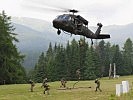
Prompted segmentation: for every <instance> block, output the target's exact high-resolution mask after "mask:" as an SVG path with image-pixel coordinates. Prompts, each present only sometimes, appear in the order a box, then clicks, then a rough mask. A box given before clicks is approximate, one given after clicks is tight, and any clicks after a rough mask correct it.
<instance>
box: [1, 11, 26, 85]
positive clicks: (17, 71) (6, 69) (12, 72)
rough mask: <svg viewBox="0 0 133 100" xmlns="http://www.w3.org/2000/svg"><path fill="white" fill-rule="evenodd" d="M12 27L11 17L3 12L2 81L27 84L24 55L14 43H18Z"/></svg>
mask: <svg viewBox="0 0 133 100" xmlns="http://www.w3.org/2000/svg"><path fill="white" fill-rule="evenodd" d="M14 30H15V28H14V27H13V26H12V25H11V17H8V16H7V15H6V14H5V12H4V11H3V12H2V14H0V80H5V81H6V83H8V84H9V83H23V82H25V78H26V73H25V69H24V68H23V67H22V65H21V62H22V61H23V57H24V56H23V55H21V54H20V52H18V50H17V47H16V45H15V44H13V43H14V42H18V40H17V39H16V38H15V35H16V34H15V33H13V31H14Z"/></svg>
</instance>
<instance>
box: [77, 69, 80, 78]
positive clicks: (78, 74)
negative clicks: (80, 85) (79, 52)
mask: <svg viewBox="0 0 133 100" xmlns="http://www.w3.org/2000/svg"><path fill="white" fill-rule="evenodd" d="M76 75H77V76H78V79H80V69H77V70H76Z"/></svg>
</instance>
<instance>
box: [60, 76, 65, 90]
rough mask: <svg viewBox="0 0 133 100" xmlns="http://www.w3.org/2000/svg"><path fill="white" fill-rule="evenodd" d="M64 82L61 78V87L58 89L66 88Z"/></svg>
mask: <svg viewBox="0 0 133 100" xmlns="http://www.w3.org/2000/svg"><path fill="white" fill-rule="evenodd" d="M66 83H67V82H66V81H65V79H64V78H62V79H61V86H60V87H64V88H66Z"/></svg>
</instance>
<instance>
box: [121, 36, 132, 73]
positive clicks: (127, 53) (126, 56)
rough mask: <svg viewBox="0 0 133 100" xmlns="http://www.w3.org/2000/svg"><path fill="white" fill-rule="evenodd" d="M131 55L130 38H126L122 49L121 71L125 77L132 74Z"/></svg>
mask: <svg viewBox="0 0 133 100" xmlns="http://www.w3.org/2000/svg"><path fill="white" fill-rule="evenodd" d="M132 53H133V43H132V41H131V39H130V38H128V39H127V40H126V42H125V44H124V47H123V61H124V65H123V71H124V74H125V75H129V74H131V73H132V72H133V65H132Z"/></svg>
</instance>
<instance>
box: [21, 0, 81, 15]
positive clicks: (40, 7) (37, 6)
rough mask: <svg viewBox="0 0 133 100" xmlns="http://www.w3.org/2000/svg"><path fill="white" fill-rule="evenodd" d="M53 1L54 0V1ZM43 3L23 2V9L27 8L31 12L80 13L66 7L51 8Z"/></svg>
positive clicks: (36, 1) (34, 1)
mask: <svg viewBox="0 0 133 100" xmlns="http://www.w3.org/2000/svg"><path fill="white" fill-rule="evenodd" d="M52 1H53V0H52ZM46 5H47V6H46ZM46 5H45V3H44V2H42V1H38V0H31V1H27V0H26V1H25V0H24V1H23V2H22V7H23V8H27V9H31V10H37V11H40V12H42V11H46V12H49V11H50V12H66V13H68V12H74V13H77V12H79V11H78V10H75V9H68V8H65V7H59V6H57V5H56V6H55V5H54V6H50V5H49V4H46Z"/></svg>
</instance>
